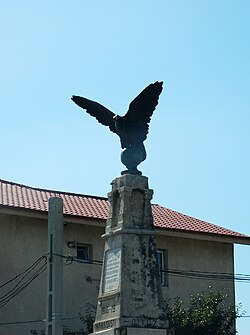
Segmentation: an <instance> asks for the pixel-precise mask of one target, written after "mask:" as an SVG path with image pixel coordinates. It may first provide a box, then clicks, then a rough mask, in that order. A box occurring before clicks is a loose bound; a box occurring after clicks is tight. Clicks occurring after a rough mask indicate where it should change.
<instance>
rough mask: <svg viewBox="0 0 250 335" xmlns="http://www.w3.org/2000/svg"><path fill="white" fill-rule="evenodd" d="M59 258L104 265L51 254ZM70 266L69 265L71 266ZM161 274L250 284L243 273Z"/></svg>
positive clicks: (163, 271)
mask: <svg viewBox="0 0 250 335" xmlns="http://www.w3.org/2000/svg"><path fill="white" fill-rule="evenodd" d="M50 255H52V256H53V255H54V256H58V257H62V258H64V259H66V260H68V261H70V262H71V263H70V264H72V262H77V263H83V264H96V265H102V264H103V262H102V261H99V260H94V259H89V260H83V259H80V258H77V257H73V256H70V255H68V256H64V255H59V254H55V253H54V254H53V253H52V254H50ZM70 264H69V265H70ZM160 272H161V273H167V274H169V275H171V276H176V277H186V278H194V279H200V278H202V279H210V280H212V279H213V280H221V281H233V280H235V281H236V282H244V283H250V275H248V274H242V273H236V274H234V273H227V272H208V271H207V272H206V271H194V270H178V269H168V270H164V269H161V270H160Z"/></svg>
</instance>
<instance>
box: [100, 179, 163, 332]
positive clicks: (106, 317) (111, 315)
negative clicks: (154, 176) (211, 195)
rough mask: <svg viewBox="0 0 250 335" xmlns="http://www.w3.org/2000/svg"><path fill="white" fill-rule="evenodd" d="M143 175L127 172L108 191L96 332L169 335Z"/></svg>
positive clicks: (148, 199)
mask: <svg viewBox="0 0 250 335" xmlns="http://www.w3.org/2000/svg"><path fill="white" fill-rule="evenodd" d="M152 194H153V191H152V190H149V189H148V180H147V178H146V177H143V176H136V175H129V174H127V175H123V176H121V177H119V178H116V179H115V180H114V181H113V182H112V191H111V192H110V193H109V195H108V197H109V202H110V211H109V217H108V220H107V226H106V232H105V234H104V235H103V236H102V237H103V238H104V239H105V251H104V259H103V268H102V278H101V283H100V292H99V297H98V304H97V312H96V320H95V323H94V334H96V335H137V334H138V335H140V334H145V335H166V334H167V326H168V325H167V324H166V323H167V322H166V321H162V320H160V318H159V316H160V315H161V304H162V292H161V283H160V275H159V270H158V265H157V252H156V242H155V234H156V232H155V230H154V226H153V219H152V212H151V204H150V200H151V198H152Z"/></svg>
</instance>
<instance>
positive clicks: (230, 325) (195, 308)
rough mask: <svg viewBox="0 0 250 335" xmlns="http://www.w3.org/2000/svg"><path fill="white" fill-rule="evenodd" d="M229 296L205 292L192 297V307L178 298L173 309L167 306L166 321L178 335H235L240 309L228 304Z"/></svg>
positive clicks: (190, 303)
mask: <svg viewBox="0 0 250 335" xmlns="http://www.w3.org/2000/svg"><path fill="white" fill-rule="evenodd" d="M226 297H227V296H226V295H225V294H223V293H222V292H217V293H214V292H209V293H204V292H202V293H200V294H196V295H191V296H190V300H189V306H188V307H185V306H184V304H183V302H182V301H181V299H180V298H176V299H175V301H174V304H173V307H170V305H169V301H168V302H166V303H165V306H164V318H167V319H168V320H169V322H170V326H171V327H172V328H174V330H175V335H234V334H236V331H235V321H236V318H237V317H239V316H240V314H239V309H238V308H237V310H236V311H235V309H234V307H233V306H232V305H228V304H226V301H225V300H226Z"/></svg>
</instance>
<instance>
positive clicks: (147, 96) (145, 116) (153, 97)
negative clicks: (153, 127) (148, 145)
mask: <svg viewBox="0 0 250 335" xmlns="http://www.w3.org/2000/svg"><path fill="white" fill-rule="evenodd" d="M162 86H163V82H158V81H156V82H155V83H153V84H150V85H148V86H147V87H146V88H144V90H143V91H142V92H141V93H140V94H139V95H138V96H137V97H136V98H135V99H134V100H133V101H132V102H131V103H130V105H129V110H128V111H127V113H126V114H125V115H124V117H123V118H124V122H125V123H126V126H127V127H128V128H130V129H131V131H132V132H133V133H137V135H135V136H138V139H140V140H142V141H144V140H145V139H146V137H147V133H148V128H149V126H148V124H149V122H150V118H151V116H152V114H153V112H154V110H155V108H156V106H157V104H158V100H159V96H160V94H161V92H162Z"/></svg>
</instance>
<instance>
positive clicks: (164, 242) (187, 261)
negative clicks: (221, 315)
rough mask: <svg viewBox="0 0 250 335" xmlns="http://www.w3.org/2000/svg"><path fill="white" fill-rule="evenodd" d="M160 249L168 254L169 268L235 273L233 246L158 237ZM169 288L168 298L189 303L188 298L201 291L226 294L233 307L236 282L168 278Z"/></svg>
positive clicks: (167, 288)
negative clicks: (222, 291)
mask: <svg viewBox="0 0 250 335" xmlns="http://www.w3.org/2000/svg"><path fill="white" fill-rule="evenodd" d="M157 245H158V248H159V249H167V250H168V268H169V269H176V270H190V271H200V272H215V273H234V260H233V257H234V256H233V245H232V244H229V243H219V242H214V241H212V242H211V241H200V240H197V239H187V238H177V237H168V236H159V237H158V243H157ZM168 283H169V285H168V286H167V287H163V293H164V296H165V297H168V298H171V299H172V300H173V299H174V298H175V297H181V299H182V300H183V301H185V302H186V301H188V299H189V295H190V294H193V293H197V292H201V291H209V290H214V291H219V290H224V291H225V292H227V293H228V294H229V303H234V283H233V281H219V280H216V281H215V280H211V279H208V278H206V277H205V276H204V277H202V279H200V278H191V277H190V276H176V275H171V274H169V275H168Z"/></svg>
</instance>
